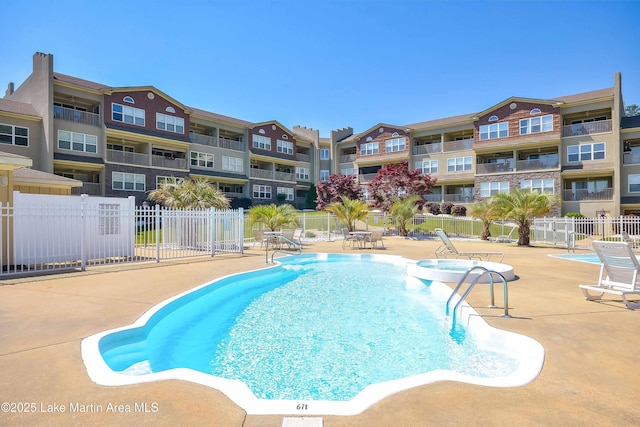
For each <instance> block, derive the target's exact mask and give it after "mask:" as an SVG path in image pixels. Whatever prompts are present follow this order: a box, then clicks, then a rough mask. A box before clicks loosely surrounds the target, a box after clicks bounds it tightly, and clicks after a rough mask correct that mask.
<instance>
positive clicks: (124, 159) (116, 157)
mask: <svg viewBox="0 0 640 427" xmlns="http://www.w3.org/2000/svg"><path fill="white" fill-rule="evenodd" d="M107 161H108V162H114V163H125V164H128V165H140V166H149V155H148V154H142V153H130V152H128V151H118V150H107Z"/></svg>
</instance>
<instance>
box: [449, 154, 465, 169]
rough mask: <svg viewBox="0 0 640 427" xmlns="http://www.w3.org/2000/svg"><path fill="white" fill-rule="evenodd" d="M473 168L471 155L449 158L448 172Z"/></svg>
mask: <svg viewBox="0 0 640 427" xmlns="http://www.w3.org/2000/svg"><path fill="white" fill-rule="evenodd" d="M470 170H471V156H467V157H452V158H450V159H447V172H463V171H470Z"/></svg>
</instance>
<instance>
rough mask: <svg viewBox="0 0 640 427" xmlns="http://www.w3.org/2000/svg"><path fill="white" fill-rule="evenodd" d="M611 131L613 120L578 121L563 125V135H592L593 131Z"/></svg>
mask: <svg viewBox="0 0 640 427" xmlns="http://www.w3.org/2000/svg"><path fill="white" fill-rule="evenodd" d="M604 132H611V120H600V121H597V122H588V123H576V124H574V125H567V126H562V136H579V135H590V134H592V133H604Z"/></svg>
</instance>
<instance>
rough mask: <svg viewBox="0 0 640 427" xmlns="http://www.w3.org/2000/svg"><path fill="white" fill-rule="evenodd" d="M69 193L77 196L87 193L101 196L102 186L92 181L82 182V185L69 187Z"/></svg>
mask: <svg viewBox="0 0 640 427" xmlns="http://www.w3.org/2000/svg"><path fill="white" fill-rule="evenodd" d="M71 194H73V195H74V196H79V195H81V194H88V195H89V196H102V186H101V185H100V184H96V183H93V182H83V183H82V187H74V188H72V189H71Z"/></svg>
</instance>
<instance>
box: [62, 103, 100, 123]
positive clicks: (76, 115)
mask: <svg viewBox="0 0 640 427" xmlns="http://www.w3.org/2000/svg"><path fill="white" fill-rule="evenodd" d="M53 118H54V119H60V120H66V121H68V122H76V123H82V124H85V125H91V126H101V125H102V124H101V120H100V114H94V113H89V112H87V111H80V110H74V109H73V108H66V107H60V106H57V105H54V106H53Z"/></svg>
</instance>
